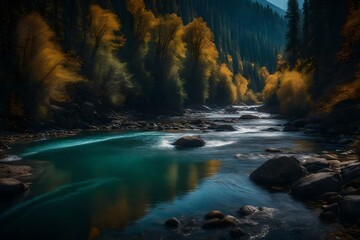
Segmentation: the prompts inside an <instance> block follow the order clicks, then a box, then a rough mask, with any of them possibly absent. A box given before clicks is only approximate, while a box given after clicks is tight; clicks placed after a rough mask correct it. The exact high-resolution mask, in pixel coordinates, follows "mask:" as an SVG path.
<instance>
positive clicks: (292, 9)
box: [285, 0, 300, 68]
mask: <svg viewBox="0 0 360 240" xmlns="http://www.w3.org/2000/svg"><path fill="white" fill-rule="evenodd" d="M285 18H286V19H287V21H288V22H287V33H286V40H287V44H286V53H287V60H288V61H289V63H290V67H291V68H294V67H295V64H296V60H297V59H298V57H299V42H300V40H299V25H300V11H299V4H298V1H297V0H289V1H288V9H287V12H286V15H285Z"/></svg>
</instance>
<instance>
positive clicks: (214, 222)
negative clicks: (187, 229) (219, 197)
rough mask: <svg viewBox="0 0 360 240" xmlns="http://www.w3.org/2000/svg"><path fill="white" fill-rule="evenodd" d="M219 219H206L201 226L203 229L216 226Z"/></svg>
mask: <svg viewBox="0 0 360 240" xmlns="http://www.w3.org/2000/svg"><path fill="white" fill-rule="evenodd" d="M220 221H221V219H220V218H212V219H210V220H207V221H206V222H205V223H204V224H203V225H202V228H204V229H214V228H217V227H218V226H219V224H220Z"/></svg>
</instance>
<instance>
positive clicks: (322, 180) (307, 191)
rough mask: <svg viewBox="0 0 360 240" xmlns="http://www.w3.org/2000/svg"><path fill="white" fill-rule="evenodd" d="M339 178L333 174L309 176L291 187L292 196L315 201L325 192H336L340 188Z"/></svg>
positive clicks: (323, 173) (325, 173)
mask: <svg viewBox="0 0 360 240" xmlns="http://www.w3.org/2000/svg"><path fill="white" fill-rule="evenodd" d="M341 185H342V181H341V177H340V176H339V175H338V174H337V173H335V172H320V173H315V174H310V175H308V176H306V177H304V178H302V179H300V180H298V181H296V182H295V183H294V184H292V186H291V191H292V194H293V195H294V196H295V197H297V198H301V199H316V198H318V197H319V196H321V195H322V194H324V193H326V192H338V191H339V190H340V188H341Z"/></svg>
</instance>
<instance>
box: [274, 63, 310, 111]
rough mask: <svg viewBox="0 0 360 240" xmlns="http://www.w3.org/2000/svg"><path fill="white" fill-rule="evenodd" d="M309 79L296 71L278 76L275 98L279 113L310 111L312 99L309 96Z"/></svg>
mask: <svg viewBox="0 0 360 240" xmlns="http://www.w3.org/2000/svg"><path fill="white" fill-rule="evenodd" d="M309 86H310V77H309V75H307V74H305V73H301V72H298V71H295V70H293V71H285V72H283V73H282V74H281V75H280V86H279V89H278V90H277V93H276V94H277V96H278V99H279V101H280V110H281V112H283V113H285V114H287V113H291V112H293V113H295V114H296V113H301V112H306V111H308V110H309V109H311V106H312V104H313V103H312V99H311V96H310V94H309Z"/></svg>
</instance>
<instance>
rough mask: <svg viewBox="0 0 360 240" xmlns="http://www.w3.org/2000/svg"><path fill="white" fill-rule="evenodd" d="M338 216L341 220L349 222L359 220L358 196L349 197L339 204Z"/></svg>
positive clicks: (359, 203) (359, 198)
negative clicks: (339, 215)
mask: <svg viewBox="0 0 360 240" xmlns="http://www.w3.org/2000/svg"><path fill="white" fill-rule="evenodd" d="M340 214H341V216H342V217H343V218H345V219H347V220H351V221H356V220H358V219H360V196H359V195H349V196H346V197H344V200H342V201H341V202H340Z"/></svg>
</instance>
